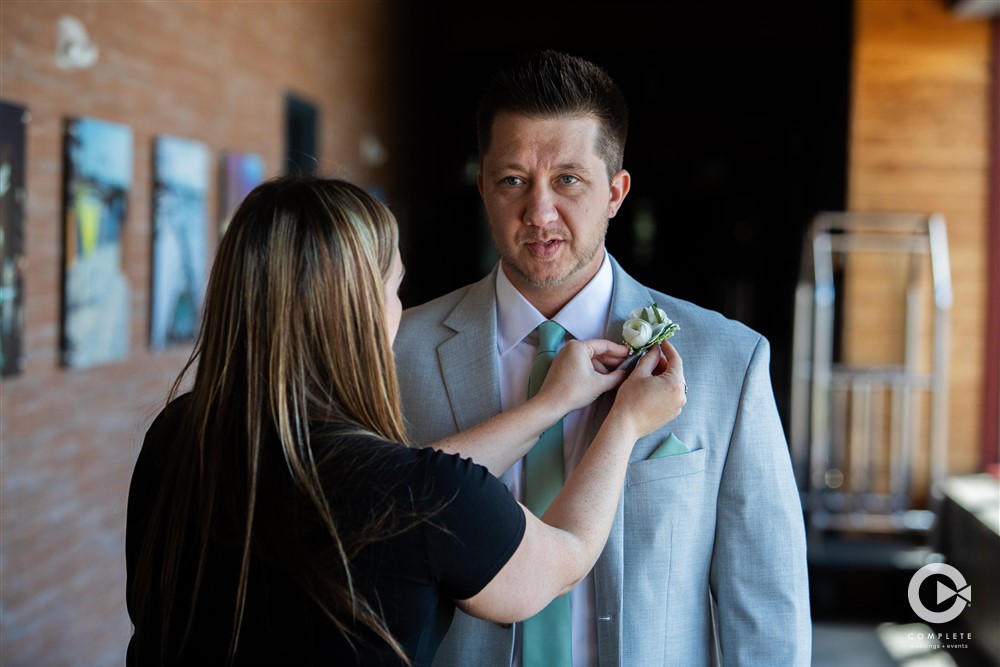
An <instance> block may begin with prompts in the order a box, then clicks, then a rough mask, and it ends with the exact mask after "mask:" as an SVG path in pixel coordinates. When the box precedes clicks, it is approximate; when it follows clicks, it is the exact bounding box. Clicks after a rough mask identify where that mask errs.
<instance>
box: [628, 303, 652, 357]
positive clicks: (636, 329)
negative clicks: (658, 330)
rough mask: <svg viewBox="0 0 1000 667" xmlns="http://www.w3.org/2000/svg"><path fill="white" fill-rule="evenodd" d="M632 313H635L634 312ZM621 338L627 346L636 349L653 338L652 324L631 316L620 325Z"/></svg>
mask: <svg viewBox="0 0 1000 667" xmlns="http://www.w3.org/2000/svg"><path fill="white" fill-rule="evenodd" d="M640 310H641V309H640ZM632 314H633V315H635V312H634V311H633V313H632ZM622 338H624V339H625V343H626V344H627V345H628V346H629V347H631V348H632V349H633V350H637V349H639V348H640V347H642V346H644V345H648V344H649V341H651V340H653V325H652V324H650V323H649V322H647V321H646V320H644V319H641V318H639V317H633V318H632V319H630V320H628V321H627V322H625V326H623V327H622Z"/></svg>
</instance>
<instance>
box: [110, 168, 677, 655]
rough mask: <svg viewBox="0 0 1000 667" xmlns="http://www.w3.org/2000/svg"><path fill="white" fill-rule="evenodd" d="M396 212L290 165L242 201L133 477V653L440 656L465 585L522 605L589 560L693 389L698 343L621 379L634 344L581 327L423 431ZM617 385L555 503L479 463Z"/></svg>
mask: <svg viewBox="0 0 1000 667" xmlns="http://www.w3.org/2000/svg"><path fill="white" fill-rule="evenodd" d="M397 235H398V231H397V227H396V223H395V220H394V219H393V218H392V215H391V214H390V213H389V211H388V210H387V209H386V208H385V207H384V206H383V205H382V204H381V203H379V202H378V201H377V200H375V199H373V198H372V197H370V196H369V195H367V194H366V193H365V192H364V191H362V190H360V189H359V188H357V187H355V186H352V185H350V184H348V183H345V182H342V181H335V180H322V179H317V178H311V177H291V178H284V179H278V180H275V181H271V182H268V183H265V184H263V185H261V186H259V187H258V188H257V189H255V190H254V191H253V192H252V193H250V195H249V196H248V197H247V198H246V200H245V201H244V202H243V204H242V205H241V206H240V208H239V210H238V211H237V213H236V215H235V216H234V218H233V220H232V222H231V224H230V226H229V229H228V231H227V232H226V235H225V236H224V238H223V239H222V241H221V243H220V245H219V249H218V253H217V255H216V259H215V264H214V267H213V269H212V275H211V278H210V280H209V285H208V292H207V296H206V302H205V312H204V317H203V322H202V327H201V331H200V334H199V337H198V341H197V343H196V345H195V351H194V353H193V354H192V356H191V359H190V360H189V361H188V363H187V364H186V366H185V368H184V370H183V371H182V372H181V374H180V376H179V377H178V379H177V381H176V382H175V383H174V387H173V389H172V390H171V392H170V399H171V400H170V401H169V403H168V406H167V407H166V408H165V409H164V410H163V412H162V413H161V414H160V415H159V416H158V417H157V419H156V420H155V421H154V423H153V425H152V426H151V427H150V429H149V431H148V433H147V435H146V439H145V442H144V443H143V447H142V452H141V453H140V455H139V460H138V461H137V463H136V468H135V472H134V474H133V478H132V485H131V489H130V492H129V507H128V527H127V538H126V541H127V544H126V552H127V554H126V555H127V565H128V607H129V613H130V615H131V617H132V621H133V624H134V626H135V632H134V635H133V637H132V640H131V642H130V644H129V652H128V662H129V664H161V663H165V664H188V663H191V664H199V663H198V662H197V661H199V660H200V661H202V662H207V663H211V664H217V663H226V662H229V663H234V664H296V665H300V664H312V663H320V662H324V663H327V664H337V665H340V664H364V665H369V664H386V665H388V664H397V665H398V664H429V663H430V661H431V659H432V658H433V655H434V653H435V651H436V650H437V647H438V645H439V644H440V641H441V639H442V637H443V635H444V632H445V631H446V630H447V628H448V625H449V624H450V621H451V616H452V614H453V612H454V607H455V606H456V605H457V606H458V607H460V608H461V609H463V610H464V611H466V612H468V613H470V614H473V615H476V616H479V617H482V618H486V619H491V620H495V621H499V622H513V621H516V620H521V619H523V618H526V617H529V616H531V615H533V614H534V613H536V612H537V611H539V610H540V609H542V608H543V607H544V606H545V605H546V604H547V603H548V602H549V601H550V600H552V599H553V598H554V597H556V596H557V595H560V594H562V593H565V592H566V591H568V590H570V589H571V588H572V587H573V586H574V585H575V583H576V582H577V581H579V580H580V579H581V578H582V577H583V576H584V575H585V574H586V573H587V572H588V571H589V570H590V568H591V567H592V566H593V563H594V562H595V560H596V559H597V556H598V554H599V553H600V550H601V548H602V547H603V544H604V542H605V541H606V539H607V535H608V532H609V531H610V528H611V522H612V520H613V517H614V512H615V508H616V507H617V504H618V497H619V494H620V492H621V487H622V484H623V480H624V474H625V468H626V465H627V461H628V455H629V451H630V450H631V448H632V446H633V445H634V443H635V441H636V440H637V439H638V438H639V437H641V436H643V435H645V434H647V433H650V432H652V431H653V430H655V429H656V428H658V427H659V426H661V425H662V424H663V423H665V422H667V421H669V420H670V419H672V418H674V417H676V415H677V414H679V412H680V409H681V407H682V406H683V404H684V394H683V375H682V373H683V371H682V366H681V361H680V358H679V357H678V356H677V354H676V352H675V351H674V350H673V348H672V347H670V346H669V345H668V344H667V345H664V346H663V348H662V350H661V354H649V355H646V357H645V358H643V359H642V360H641V361H640V363H639V364H638V366H637V367H636V369H635V370H634V371H633V372H632V374H631V376H630V377H629V378H628V379H625V373H624V371H612V370H609V369H610V368H614V367H616V366H617V365H618V364H619V363H620V362H621V361H622V360H623V359H624V358H625V352H626V349H625V348H624V347H623V346H621V345H617V344H614V343H611V342H609V341H572V342H570V343H569V344H567V345H566V346H565V348H564V350H563V351H562V352H561V353H560V354H559V355H558V357H557V358H556V360H555V361H554V362H553V364H552V368H551V369H550V371H549V373H548V377H547V379H546V381H545V384H544V385H543V387H542V389H541V390H540V391H539V392H538V394H537V395H536V396H535V398H533V399H532V400H530V401H528V402H527V403H526V404H525V405H524V406H522V407H521V408H518V409H517V410H513V411H510V412H507V413H503V414H501V415H498V416H497V417H495V418H494V419H491V420H489V421H487V422H485V423H483V424H481V425H479V426H477V427H475V428H473V429H471V430H469V431H466V432H464V433H461V434H458V435H456V436H454V437H452V438H449V439H447V440H446V441H443V442H441V443H438V444H437V445H436V446H435V448H433V449H411V448H408V447H406V446H405V442H406V437H405V433H404V427H403V420H402V417H401V415H400V409H399V398H398V395H397V383H396V376H395V370H394V364H393V358H392V350H391V346H392V341H393V338H394V337H395V334H396V330H397V328H398V325H399V319H400V315H401V311H402V307H401V304H400V301H399V298H398V296H397V295H396V292H397V290H398V287H399V283H400V281H401V280H402V273H403V270H402V265H401V263H400V259H399V252H398V249H397ZM484 344H487V343H485V342H484ZM195 362H197V366H196V371H195V374H194V382H193V384H192V386H191V388H190V391H189V392H187V393H184V394H183V395H178V394H179V387H180V386H181V382H182V380H183V378H184V377H185V375H186V372H187V371H188V370H189V369H190V368H191V367H192V366H195ZM619 385H620V386H619ZM615 387H618V395H617V398H616V400H615V403H614V407H613V408H612V410H611V412H610V414H609V415H608V417H607V419H606V420H605V422H604V425H603V427H602V428H601V430H600V432H599V433H598V435H597V436H596V438H595V440H594V442H593V444H592V445H591V447H590V449H589V451H588V453H587V454H586V456H585V457H584V459H583V461H582V462H581V464H580V465H579V467H578V468H577V470H576V471H575V473H574V474H573V475H572V477H571V478H570V479H569V480H568V481H567V483H566V485H565V487H564V489H563V491H562V492H561V493H560V494H559V495H558V496H557V497H556V499H555V500H554V501H553V503H552V505H551V507H550V508H549V509H548V511H547V512H546V513H545V515H544V516H543V517H542V519H541V520H539V519H537V518H536V517H534V516H533V515H532V514H531V513H530V512H528V511H526V510H525V509H524V508H522V507H521V506H519V505H518V504H517V503H516V502H515V501H514V500H513V498H512V497H511V496H510V494H509V493H508V492H507V490H506V488H505V487H504V486H503V485H502V484H501V483H500V482H499V481H498V480H497V479H496V478H495V477H494V476H493V475H491V474H489V472H488V471H487V468H484V467H483V466H481V465H479V464H478V463H474V462H473V461H477V462H481V463H484V464H486V466H487V467H488V468H489V469H490V470H492V471H493V472H495V473H499V472H501V471H503V470H504V469H506V468H507V467H508V466H509V465H510V464H511V463H512V462H513V461H515V460H517V459H518V458H520V457H521V456H522V455H523V454H524V453H525V452H526V451H527V450H528V449H529V448H530V447H531V445H532V444H533V443H534V442H535V441H536V440H537V438H538V436H539V434H540V433H541V432H542V431H544V430H545V429H546V428H548V427H549V426H551V425H552V424H554V423H555V422H556V421H558V420H559V419H560V418H562V416H563V415H564V414H566V413H567V412H569V411H571V410H574V409H577V408H580V407H582V406H584V405H587V404H589V403H590V402H592V401H593V400H595V399H596V398H597V397H598V396H599V395H600V394H601V393H603V392H605V391H607V390H609V389H613V388H615ZM470 459H471V460H470Z"/></svg>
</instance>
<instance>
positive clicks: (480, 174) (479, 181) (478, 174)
mask: <svg viewBox="0 0 1000 667" xmlns="http://www.w3.org/2000/svg"><path fill="white" fill-rule="evenodd" d="M476 188H478V189H479V198H480V199H482V200H483V201H486V197H484V196H483V170H482V169H480V170H479V171H478V172H476Z"/></svg>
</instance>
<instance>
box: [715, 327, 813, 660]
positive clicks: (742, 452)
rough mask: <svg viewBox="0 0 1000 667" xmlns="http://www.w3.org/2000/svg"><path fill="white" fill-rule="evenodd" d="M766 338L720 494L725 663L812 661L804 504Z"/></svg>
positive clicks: (718, 550) (748, 381) (719, 594)
mask: <svg viewBox="0 0 1000 667" xmlns="http://www.w3.org/2000/svg"><path fill="white" fill-rule="evenodd" d="M769 363H770V346H769V345H768V342H767V340H766V339H764V338H763V337H761V338H760V339H759V341H758V344H757V346H756V348H755V349H754V352H753V354H752V356H751V359H750V363H749V366H748V368H747V373H746V377H745V378H744V383H743V388H742V392H741V395H740V405H739V410H738V413H737V417H736V423H735V425H734V429H733V435H732V440H731V442H730V445H729V453H728V456H727V459H726V463H725V467H724V469H723V472H722V479H721V485H720V489H719V496H718V515H717V516H718V520H717V524H716V534H715V551H714V554H713V558H712V566H711V575H710V576H711V588H712V593H713V595H714V597H715V600H716V602H717V604H718V631H719V640H720V642H721V648H722V655H723V659H724V661H725V664H726V665H789V666H793V665H801V666H803V667H806V666H808V665H809V663H810V653H811V642H812V632H811V627H810V620H809V589H808V575H807V570H806V546H805V531H804V526H803V520H802V508H801V505H800V503H799V498H798V492H797V489H796V485H795V481H794V477H793V474H792V467H791V460H790V457H789V453H788V447H787V445H786V443H785V437H784V432H783V430H782V428H781V422H780V420H779V418H778V413H777V408H776V407H775V404H774V395H773V391H772V389H771V381H770V376H769V371H768V365H769Z"/></svg>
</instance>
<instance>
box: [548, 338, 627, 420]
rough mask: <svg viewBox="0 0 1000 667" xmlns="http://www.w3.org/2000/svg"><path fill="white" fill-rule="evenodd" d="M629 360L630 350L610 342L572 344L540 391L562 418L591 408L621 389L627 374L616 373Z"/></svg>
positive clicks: (565, 348)
mask: <svg viewBox="0 0 1000 667" xmlns="http://www.w3.org/2000/svg"><path fill="white" fill-rule="evenodd" d="M627 356H628V348H627V347H625V346H624V345H619V344H617V343H612V342H611V341H609V340H603V339H594V340H571V341H568V342H567V343H566V345H564V346H563V349H562V350H560V351H559V354H558V355H556V358H555V359H554V360H553V361H552V366H551V367H550V368H549V372H548V373H547V374H546V376H545V382H544V383H543V384H542V387H541V389H539V390H538V395H537V396H538V398H539V399H541V400H544V401H548V402H549V404H550V405H552V406H554V409H555V410H557V411H559V416H560V417H562V416H563V415H565V414H566V413H568V412H572V411H573V410H578V409H580V408H582V407H585V406H587V405H590V404H591V403H593V402H594V401H595V400H597V398H598V397H599V396H600V395H601V394H603V393H604V392H606V391H608V390H610V389H614V388H615V387H617V386H618V385H620V384H621V383H622V382H623V381H624V380H625V378H626V377H627V373H626V372H625V371H619V370H614V369H615V368H616V367H617V366H618V365H619V364H621V362H623V361H624V360H625V358H626V357H627Z"/></svg>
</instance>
